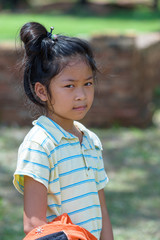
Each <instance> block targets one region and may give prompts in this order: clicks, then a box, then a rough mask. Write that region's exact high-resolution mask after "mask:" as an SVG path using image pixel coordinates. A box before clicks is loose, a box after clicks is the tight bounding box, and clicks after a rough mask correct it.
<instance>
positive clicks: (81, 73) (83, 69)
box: [54, 57, 93, 80]
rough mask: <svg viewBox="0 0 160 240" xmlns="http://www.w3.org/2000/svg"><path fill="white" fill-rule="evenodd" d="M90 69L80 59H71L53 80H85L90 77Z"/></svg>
mask: <svg viewBox="0 0 160 240" xmlns="http://www.w3.org/2000/svg"><path fill="white" fill-rule="evenodd" d="M92 74H93V73H92V69H91V67H90V65H89V64H88V63H87V61H86V60H85V59H84V58H82V57H72V58H71V59H70V60H68V62H67V63H66V64H65V66H64V67H63V69H62V71H61V72H60V73H59V74H57V75H56V76H55V77H54V79H55V80H56V79H59V80H65V79H74V80H78V79H83V78H84V79H86V78H88V77H89V76H91V75H92Z"/></svg>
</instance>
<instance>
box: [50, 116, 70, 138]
mask: <svg viewBox="0 0 160 240" xmlns="http://www.w3.org/2000/svg"><path fill="white" fill-rule="evenodd" d="M48 119H49V120H50V122H51V123H53V125H54V126H55V127H56V128H57V129H58V130H59V131H60V132H61V133H62V134H63V135H64V136H65V137H67V135H66V134H65V132H64V131H63V130H62V129H61V127H60V126H59V125H58V124H57V123H56V122H54V121H53V120H52V119H50V118H48Z"/></svg>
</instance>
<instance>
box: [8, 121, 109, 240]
mask: <svg viewBox="0 0 160 240" xmlns="http://www.w3.org/2000/svg"><path fill="white" fill-rule="evenodd" d="M33 124H34V126H33V128H32V129H31V130H30V131H29V133H28V134H27V135H26V137H25V139H24V141H23V143H22V144H21V146H20V148H19V151H18V161H17V169H16V171H15V174H14V181H13V182H14V185H15V187H16V188H17V190H18V191H19V192H20V193H22V194H23V191H24V175H26V176H29V177H31V178H33V179H34V180H36V181H38V182H40V183H42V184H44V185H45V187H46V188H47V190H48V206H47V216H46V217H47V220H48V221H52V220H53V219H54V218H55V217H57V216H59V215H61V214H63V213H68V215H69V216H70V218H71V220H72V222H73V223H74V224H77V225H79V226H81V227H83V228H86V229H87V230H88V231H89V232H91V233H92V234H93V235H95V237H97V238H98V239H99V238H100V231H101V228H102V215H101V208H100V202H99V198H98V191H99V190H100V189H102V188H104V186H105V185H106V183H107V181H108V178H107V175H106V173H105V170H104V165H103V159H102V145H101V142H100V140H99V138H98V137H97V136H96V134H94V133H93V132H91V131H90V130H88V129H87V128H86V127H84V126H83V125H82V124H80V123H79V122H74V124H75V125H76V127H77V128H79V130H80V131H82V132H83V139H82V143H80V142H79V139H78V138H77V137H76V136H74V135H73V134H71V133H69V132H67V131H65V130H64V129H63V128H61V127H60V126H59V125H58V124H57V123H55V122H54V121H52V120H51V119H49V118H47V117H45V116H41V117H40V118H39V119H38V120H36V121H34V123H33Z"/></svg>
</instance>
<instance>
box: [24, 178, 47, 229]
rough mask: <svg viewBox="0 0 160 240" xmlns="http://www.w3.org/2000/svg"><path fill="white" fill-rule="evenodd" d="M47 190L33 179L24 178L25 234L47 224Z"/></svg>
mask: <svg viewBox="0 0 160 240" xmlns="http://www.w3.org/2000/svg"><path fill="white" fill-rule="evenodd" d="M46 211H47V188H46V187H45V186H44V185H43V184H41V183H39V182H37V181H35V180H34V179H33V178H30V177H27V176H25V177H24V216H23V222H24V232H25V233H26V234H27V233H29V232H30V231H31V230H32V229H34V228H35V227H38V226H41V225H43V224H46V223H47V221H46Z"/></svg>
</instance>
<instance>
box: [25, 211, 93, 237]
mask: <svg viewBox="0 0 160 240" xmlns="http://www.w3.org/2000/svg"><path fill="white" fill-rule="evenodd" d="M60 231H63V232H64V233H65V234H66V236H67V238H68V240H97V238H96V237H95V236H93V234H91V233H90V232H88V231H87V230H86V229H84V228H82V227H80V226H78V225H75V224H73V223H72V221H71V219H70V217H69V216H68V214H67V213H64V214H62V215H61V216H59V217H57V218H55V219H54V220H53V221H52V222H50V223H48V224H45V225H42V226H40V227H37V228H34V229H33V230H32V231H31V232H29V233H28V234H27V235H26V237H25V238H24V239H23V240H35V239H38V238H41V237H44V236H47V235H50V234H52V233H57V232H60Z"/></svg>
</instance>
